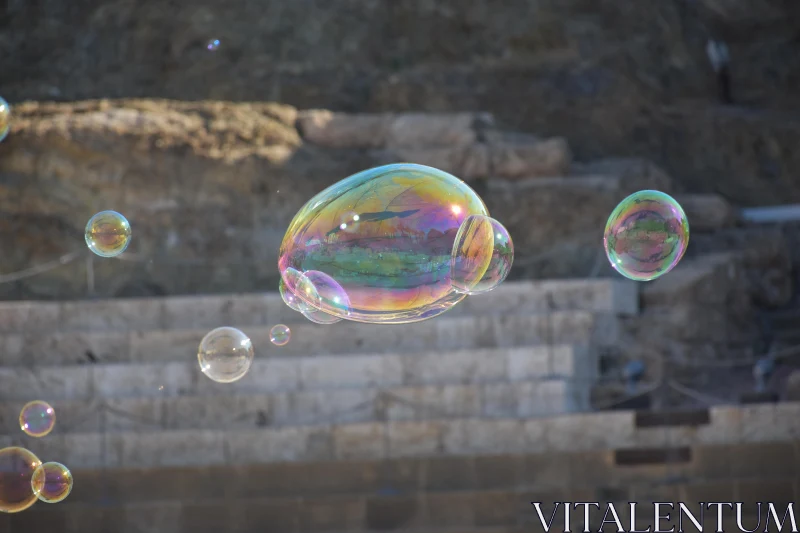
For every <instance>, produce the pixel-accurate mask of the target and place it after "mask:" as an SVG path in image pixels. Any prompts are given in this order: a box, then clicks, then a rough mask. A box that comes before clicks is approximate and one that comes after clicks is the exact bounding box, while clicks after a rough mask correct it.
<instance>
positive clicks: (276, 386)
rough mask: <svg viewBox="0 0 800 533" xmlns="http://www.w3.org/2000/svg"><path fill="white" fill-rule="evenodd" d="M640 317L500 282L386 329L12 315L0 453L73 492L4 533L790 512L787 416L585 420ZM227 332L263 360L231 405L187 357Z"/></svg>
mask: <svg viewBox="0 0 800 533" xmlns="http://www.w3.org/2000/svg"><path fill="white" fill-rule="evenodd" d="M637 312H638V286H637V285H635V284H632V283H629V282H627V281H625V280H607V279H604V280H566V281H548V282H524V283H517V282H508V283H505V284H504V285H502V286H501V287H499V288H498V289H497V290H495V291H493V292H491V293H489V294H487V295H482V296H475V297H470V298H468V299H467V300H465V301H464V302H462V304H461V305H460V306H457V307H456V308H455V309H453V310H452V311H451V312H449V313H447V314H446V315H443V316H442V317H439V318H437V319H435V320H431V321H427V322H422V323H417V324H409V325H395V326H376V325H364V324H356V323H349V322H340V323H338V324H334V325H331V326H319V325H315V324H310V323H308V322H306V321H305V319H303V318H302V317H301V315H299V314H298V313H294V312H292V311H290V310H289V309H288V308H286V306H285V305H284V304H283V303H282V302H281V301H280V297H279V296H278V295H277V294H261V295H254V294H247V295H234V296H202V297H171V298H164V299H141V300H116V301H75V302H60V303H54V302H17V303H10V302H9V303H3V304H2V305H1V306H0V339H2V346H3V348H4V349H3V351H2V352H0V353H2V367H0V406H2V408H1V409H0V432H1V433H2V435H0V444H2V445H3V446H6V445H12V444H14V445H22V446H26V447H28V448H30V449H31V450H32V451H34V453H36V454H37V455H39V457H40V458H42V459H43V460H58V461H60V462H63V463H65V464H66V465H68V466H69V467H70V468H71V469H72V471H73V473H74V476H75V488H74V490H73V493H72V494H71V495H70V497H69V498H68V499H67V500H65V501H64V502H62V503H60V504H57V505H46V504H43V503H37V504H36V505H34V507H32V508H31V509H29V510H28V511H26V512H23V513H19V514H15V515H6V516H2V517H0V532H2V533H6V532H9V533H10V532H15V531H60V532H62V531H63V532H73V531H75V532H78V531H80V532H81V533H95V532H97V533H100V532H115V533H116V532H120V533H133V532H136V533H139V532H142V533H143V532H159V533H162V532H163V533H171V532H175V533H178V532H187V533H188V532H193V533H197V532H201V533H202V532H208V533H212V532H213V533H219V532H225V533H228V532H231V533H233V532H241V533H244V532H248V533H251V532H252V533H256V532H258V533H263V532H273V531H274V532H276V533H278V532H280V533H290V532H298V533H300V532H308V533H317V532H329V533H345V532H361V531H364V532H366V531H406V532H411V531H413V532H414V533H457V532H458V533H464V532H466V531H470V532H474V533H522V532H523V531H537V530H538V528H539V527H540V526H539V524H538V518H537V516H536V514H535V510H534V508H533V507H532V506H531V505H530V502H532V501H541V502H544V507H545V509H551V508H552V502H554V501H596V500H600V501H604V500H607V501H619V502H626V501H628V500H632V499H635V500H636V501H639V502H645V501H654V500H660V501H678V500H681V501H684V500H688V501H694V499H697V498H700V499H701V500H702V499H703V498H717V499H718V500H719V501H736V500H735V499H734V500H732V499H731V498H734V497H737V498H740V501H746V502H749V501H751V500H752V501H756V500H754V499H753V498H755V497H756V496H754V495H759V498H761V500H763V498H766V496H763V497H761V496H760V494H766V495H768V496H769V498H768V499H769V501H775V502H781V501H784V500H788V501H796V494H797V493H796V490H797V489H796V487H797V483H798V481H799V480H800V478H799V477H798V476H799V475H800V474H799V473H798V470H797V465H798V464H800V457H798V456H797V453H798V451H797V449H796V447H795V446H794V445H793V444H792V443H793V442H796V441H797V437H798V435H800V416H798V415H800V404H792V403H782V404H777V405H753V406H747V407H745V408H736V407H729V408H728V407H720V408H714V409H710V410H706V411H705V412H703V413H688V414H684V415H682V416H671V417H661V418H660V417H659V415H649V416H645V415H638V414H637V415H635V414H634V413H632V412H626V411H615V412H603V413H587V411H588V410H589V404H588V401H589V391H590V389H591V388H592V386H593V384H594V383H595V381H596V379H597V366H598V352H599V350H601V349H602V348H603V346H604V345H608V344H611V343H614V342H618V337H617V335H618V334H619V331H618V330H619V325H618V322H619V321H620V320H624V317H630V316H631V315H635V314H636V313H637ZM279 322H282V323H286V324H287V325H289V326H290V327H291V328H292V340H291V342H290V343H289V344H288V345H286V346H284V347H276V346H273V345H272V344H270V343H269V340H268V330H269V327H270V326H271V325H274V324H275V323H279ZM223 324H229V325H234V326H236V327H240V328H242V329H243V330H244V331H245V332H247V333H248V334H249V335H250V336H251V338H252V339H253V342H254V345H255V347H256V354H257V355H256V360H255V362H254V364H253V367H252V369H251V371H250V372H249V374H248V375H247V376H245V377H244V378H243V379H242V380H240V381H239V382H236V383H234V384H228V385H221V384H217V383H214V382H212V381H210V380H208V379H207V378H205V376H203V375H202V374H201V373H200V371H199V368H198V365H197V363H196V359H195V355H194V354H195V350H196V345H197V344H198V343H199V340H200V338H201V337H202V335H203V334H204V333H205V332H206V331H207V330H208V329H209V328H212V327H215V326H219V325H223ZM32 399H43V400H48V401H50V402H51V403H52V404H53V405H54V407H55V408H56V411H57V413H58V421H57V424H56V428H55V430H54V431H53V433H51V434H50V435H48V436H47V437H45V438H42V439H32V438H28V437H26V436H25V435H24V434H22V433H21V432H20V431H19V428H18V426H17V422H16V418H17V414H18V412H19V408H20V407H21V406H22V404H23V403H24V402H26V401H28V400H32ZM778 459H780V460H778ZM764 491H766V492H764ZM761 500H758V501H761ZM698 501H700V500H698ZM703 501H708V500H703ZM620 505H622V506H624V503H623V504H620ZM620 508H621V507H620ZM548 512H549V511H548ZM594 518H597V517H594ZM597 520H599V518H597Z"/></svg>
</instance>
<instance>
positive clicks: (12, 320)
mask: <svg viewBox="0 0 800 533" xmlns="http://www.w3.org/2000/svg"><path fill="white" fill-rule="evenodd" d="M569 310H584V311H597V312H610V313H617V314H635V313H637V312H638V286H637V285H635V284H634V283H632V282H628V281H627V280H617V279H614V280H609V279H603V280H583V279H575V280H553V281H524V282H507V283H503V284H502V285H500V286H499V287H498V288H496V289H495V290H493V291H491V292H489V293H487V294H482V295H475V296H470V297H467V298H466V299H465V300H463V301H462V302H461V303H459V304H458V305H457V306H455V307H454V308H453V309H451V310H450V311H448V312H447V315H446V316H448V317H463V316H466V315H470V314H479V315H486V314H503V313H507V314H535V313H546V312H549V311H569ZM304 322H307V320H306V319H305V318H303V316H302V315H301V314H299V313H296V312H294V311H292V310H291V309H289V308H288V307H287V306H286V305H285V304H284V303H283V301H282V300H281V297H280V295H278V294H277V293H274V292H270V293H263V294H236V295H230V294H227V295H212V296H176V297H169V298H145V299H117V300H94V301H72V302H58V303H56V302H0V332H6V333H21V332H25V331H27V332H32V333H36V334H41V333H42V332H45V331H46V332H54V331H142V330H149V329H165V330H166V329H180V328H215V327H218V326H221V325H230V324H236V325H239V326H242V327H245V326H272V325H274V324H279V323H304Z"/></svg>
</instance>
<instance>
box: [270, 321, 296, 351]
mask: <svg viewBox="0 0 800 533" xmlns="http://www.w3.org/2000/svg"><path fill="white" fill-rule="evenodd" d="M291 338H292V330H290V329H289V326H286V325H284V324H278V325H276V326H272V329H271V330H269V340H270V342H272V344H274V345H275V346H286V345H287V344H289V339H291Z"/></svg>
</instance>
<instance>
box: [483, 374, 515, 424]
mask: <svg viewBox="0 0 800 533" xmlns="http://www.w3.org/2000/svg"><path fill="white" fill-rule="evenodd" d="M481 389H482V391H483V394H482V396H483V402H482V409H481V411H482V413H481V414H483V415H484V416H487V417H493V418H510V417H515V416H517V413H518V412H519V404H520V401H521V399H520V398H519V397H518V395H517V390H516V389H515V388H513V387H511V386H509V385H507V384H504V383H499V384H491V385H484V386H483V387H481Z"/></svg>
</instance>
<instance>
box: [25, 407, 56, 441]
mask: <svg viewBox="0 0 800 533" xmlns="http://www.w3.org/2000/svg"><path fill="white" fill-rule="evenodd" d="M55 425H56V410H55V409H53V406H51V405H50V404H49V403H47V402H43V401H41V400H35V401H32V402H28V403H26V404H25V405H24V406H23V407H22V410H20V412H19V427H20V429H22V431H24V432H25V433H26V434H28V435H30V436H31V437H44V436H45V435H48V434H49V433H50V432H51V431H53V427H55Z"/></svg>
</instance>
